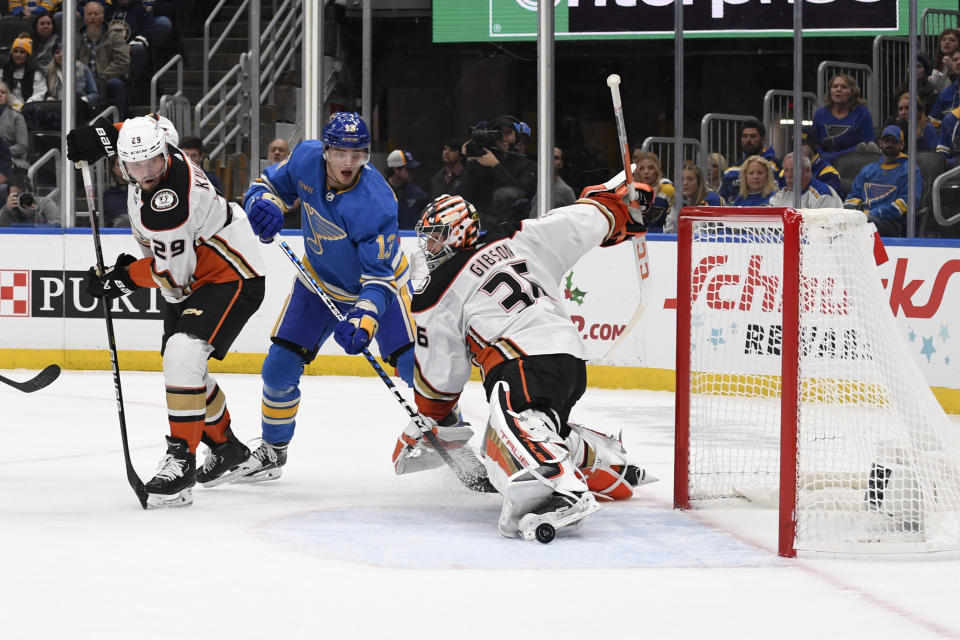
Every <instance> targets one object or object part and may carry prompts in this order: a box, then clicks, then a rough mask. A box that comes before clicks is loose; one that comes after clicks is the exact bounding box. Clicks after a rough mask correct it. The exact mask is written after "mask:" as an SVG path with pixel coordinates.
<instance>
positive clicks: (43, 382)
mask: <svg viewBox="0 0 960 640" xmlns="http://www.w3.org/2000/svg"><path fill="white" fill-rule="evenodd" d="M59 377H60V367H58V366H57V365H55V364H51V365H50V366H49V367H47V368H46V369H44V370H43V371H41V372H40V373H38V374H37V375H35V376H33V377H32V378H30V379H29V380H27V381H26V382H17V381H16V380H11V379H10V378H4V377H3V376H0V382H3V383H4V384H8V385H10V386H11V387H13V388H14V389H18V390H20V391H23V392H24V393H33V392H34V391H39V390H40V389H43V388H44V387H46V386H47V385H49V384H50V383H51V382H53V381H54V380H56V379H57V378H59Z"/></svg>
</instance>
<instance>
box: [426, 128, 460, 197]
mask: <svg viewBox="0 0 960 640" xmlns="http://www.w3.org/2000/svg"><path fill="white" fill-rule="evenodd" d="M461 144H462V143H461V142H460V141H459V140H447V141H446V142H444V143H443V149H442V150H441V151H440V159H441V160H442V161H443V168H442V169H440V170H439V171H437V172H436V173H435V174H433V177H432V178H430V198H431V199H433V198H436V197H437V196H442V195H443V194H445V193H446V194H449V195H451V196H458V195H460V182H461V181H462V180H463V153H461V151H460V147H461Z"/></svg>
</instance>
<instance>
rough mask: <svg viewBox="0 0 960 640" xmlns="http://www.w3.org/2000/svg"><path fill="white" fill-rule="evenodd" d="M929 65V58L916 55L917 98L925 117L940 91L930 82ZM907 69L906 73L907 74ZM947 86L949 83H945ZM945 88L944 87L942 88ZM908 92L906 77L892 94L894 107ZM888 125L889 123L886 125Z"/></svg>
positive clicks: (908, 80)
mask: <svg viewBox="0 0 960 640" xmlns="http://www.w3.org/2000/svg"><path fill="white" fill-rule="evenodd" d="M932 68H933V67H932V66H931V65H930V58H928V57H927V56H925V55H924V54H922V53H918V54H917V64H916V73H917V97H919V98H920V102H921V103H922V105H923V106H922V107H921V109H922V110H923V112H924V113H925V114H927V115H930V112H931V111H932V110H933V105H934V103H936V101H937V96H938V95H939V94H940V91H941V90H940V89H937V87H936V86H934V84H933V83H932V82H930V73H931V70H932ZM909 71H910V70H909V69H907V73H909ZM947 86H949V81H948V82H947ZM944 88H946V87H944ZM909 91H910V77H909V76H907V79H906V80H904V81H903V84H901V85H900V86H899V87H897V88H896V90H895V91H894V92H893V96H892V100H893V101H894V107H896V103H898V102H899V101H900V96H902V95H903V94H905V93H908V92H909ZM887 124H889V123H887Z"/></svg>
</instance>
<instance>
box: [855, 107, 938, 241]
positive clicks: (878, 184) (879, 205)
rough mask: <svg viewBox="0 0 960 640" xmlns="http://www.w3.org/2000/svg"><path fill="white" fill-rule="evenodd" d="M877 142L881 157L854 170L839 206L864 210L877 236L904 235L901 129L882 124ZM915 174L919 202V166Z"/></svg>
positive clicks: (904, 175)
mask: <svg viewBox="0 0 960 640" xmlns="http://www.w3.org/2000/svg"><path fill="white" fill-rule="evenodd" d="M878 146H879V147H880V152H881V153H882V154H883V157H882V158H880V160H878V161H877V162H872V163H870V164H868V165H867V166H865V167H864V168H863V169H862V170H861V171H860V173H858V174H857V177H856V178H854V179H853V185H852V186H851V187H850V194H849V195H848V196H847V199H846V200H845V201H844V203H843V206H844V207H846V208H847V209H859V210H861V211H863V212H864V213H866V214H867V218H868V220H869V221H870V222H872V223H873V224H874V225H876V227H877V231H879V232H880V235H881V236H893V237H900V236H904V235H905V231H906V224H905V223H906V220H905V217H906V213H907V199H908V196H909V176H910V174H909V173H908V172H909V163H908V161H907V154H905V153H903V129H901V128H900V127H899V126H898V125H895V124H891V125H889V126H887V127H884V129H883V131H882V132H881V133H880V140H879V142H878ZM915 178H916V182H915V185H916V197H917V200H916V201H917V202H920V201H921V199H922V196H923V178H922V176H921V175H920V169H919V168H918V169H916V176H915Z"/></svg>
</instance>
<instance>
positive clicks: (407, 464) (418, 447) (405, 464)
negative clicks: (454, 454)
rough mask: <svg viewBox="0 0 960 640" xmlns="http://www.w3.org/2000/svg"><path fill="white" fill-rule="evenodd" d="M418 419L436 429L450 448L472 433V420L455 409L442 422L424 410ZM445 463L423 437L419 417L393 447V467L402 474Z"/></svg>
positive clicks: (438, 435)
mask: <svg viewBox="0 0 960 640" xmlns="http://www.w3.org/2000/svg"><path fill="white" fill-rule="evenodd" d="M419 419H420V420H421V421H422V422H423V424H425V425H426V426H428V427H429V428H430V430H431V431H433V433H434V435H436V436H437V439H438V440H439V441H440V442H441V444H443V446H444V448H445V449H446V450H447V451H450V450H451V449H459V448H460V447H462V446H463V445H465V444H466V443H467V441H468V440H470V438H471V436H473V429H471V428H470V424H469V423H466V422H461V421H460V420H459V419H458V417H457V414H456V413H455V412H451V413H450V414H449V415H447V417H446V418H444V419H443V420H441V421H440V423H439V424H438V423H437V421H436V420H434V419H433V418H428V417H427V416H425V415H422V414H421V415H420V416H419ZM443 464H444V462H443V458H441V457H440V455H439V454H438V453H437V452H436V451H434V449H433V447H432V446H431V445H430V443H429V442H428V441H427V440H425V439H424V437H423V431H422V430H421V429H420V425H418V424H417V421H415V420H411V421H410V422H409V423H408V424H407V426H406V427H404V428H403V433H401V434H400V437H399V438H397V446H396V447H395V448H394V450H393V469H394V471H396V473H397V475H398V476H400V475H403V474H405V473H416V472H418V471H426V470H428V469H436V468H437V467H442V466H443Z"/></svg>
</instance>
